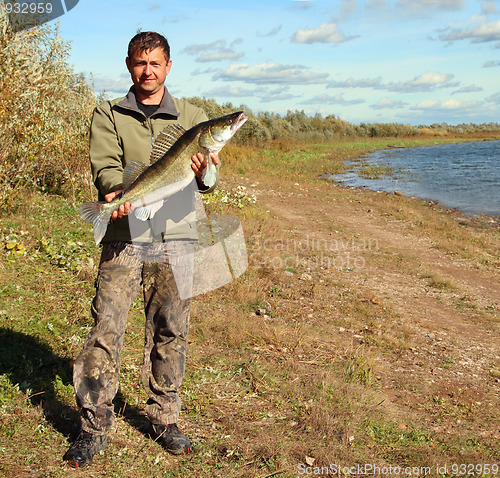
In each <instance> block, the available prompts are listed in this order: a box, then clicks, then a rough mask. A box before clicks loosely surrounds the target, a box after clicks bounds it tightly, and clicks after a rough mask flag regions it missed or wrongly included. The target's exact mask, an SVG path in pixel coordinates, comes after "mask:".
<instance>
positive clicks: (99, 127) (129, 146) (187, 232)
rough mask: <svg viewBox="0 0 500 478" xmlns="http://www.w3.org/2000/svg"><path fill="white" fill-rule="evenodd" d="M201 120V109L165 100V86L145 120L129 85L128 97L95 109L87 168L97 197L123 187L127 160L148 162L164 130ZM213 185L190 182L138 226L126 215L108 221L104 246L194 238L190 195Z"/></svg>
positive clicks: (205, 116) (188, 126)
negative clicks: (157, 105) (109, 243)
mask: <svg viewBox="0 0 500 478" xmlns="http://www.w3.org/2000/svg"><path fill="white" fill-rule="evenodd" d="M206 120H208V118H207V115H206V114H205V112H204V111H203V110H202V109H201V108H198V107H197V106H193V105H191V104H189V103H187V102H186V101H182V100H178V99H177V98H174V97H172V96H170V94H169V93H168V91H167V89H166V88H165V94H164V96H163V99H162V102H161V104H160V107H159V108H158V110H157V111H156V112H155V113H154V114H153V115H152V116H150V117H149V118H146V115H144V113H143V112H142V111H141V110H140V109H139V108H138V106H137V101H136V97H135V91H134V87H132V88H131V89H130V90H129V92H128V94H127V96H125V97H123V98H117V99H115V100H112V101H106V102H104V103H102V104H101V105H99V106H98V107H97V108H96V109H95V110H94V113H93V115H92V123H91V127H90V164H91V169H92V177H93V180H94V184H95V186H96V187H97V190H98V191H99V199H100V200H103V199H104V196H105V195H106V194H108V193H110V192H113V191H117V190H119V189H122V187H123V185H122V178H123V170H124V168H125V167H126V165H127V163H128V162H130V161H137V160H139V161H142V162H144V163H146V164H149V162H150V155H151V149H152V145H153V143H154V139H155V138H156V137H157V136H158V134H159V133H160V132H161V131H162V130H163V129H164V128H165V127H166V126H168V125H170V124H180V125H181V126H182V127H183V128H184V129H186V130H188V129H190V128H192V127H193V126H195V125H197V124H198V123H201V122H202V121H206ZM216 184H217V183H216ZM215 187H216V186H213V187H212V188H210V189H207V188H205V187H204V186H203V184H201V183H198V182H197V181H195V180H194V179H193V182H192V184H191V185H189V186H187V187H186V188H185V189H183V190H182V191H180V192H179V193H177V194H174V195H173V196H171V197H170V198H168V200H166V201H165V203H164V206H163V207H162V208H161V209H160V210H159V211H158V212H157V213H156V214H155V216H154V217H153V218H152V219H151V220H148V221H145V222H142V221H138V220H137V219H135V218H134V217H132V216H131V219H130V221H129V218H128V217H123V218H122V219H117V220H115V221H112V222H111V223H110V224H109V226H108V230H107V232H106V235H105V236H104V238H103V242H109V241H127V242H130V241H134V242H152V241H154V240H162V239H196V237H197V236H196V227H195V219H196V218H195V214H194V191H195V190H199V191H200V192H203V193H207V192H211V191H213V190H214V188H215ZM129 222H130V224H129Z"/></svg>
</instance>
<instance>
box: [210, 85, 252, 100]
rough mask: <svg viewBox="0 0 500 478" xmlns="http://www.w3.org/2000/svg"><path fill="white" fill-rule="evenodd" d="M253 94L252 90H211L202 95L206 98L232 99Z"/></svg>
mask: <svg viewBox="0 0 500 478" xmlns="http://www.w3.org/2000/svg"><path fill="white" fill-rule="evenodd" d="M254 94H255V91H254V90H250V89H245V88H237V87H236V88H215V89H212V90H208V91H205V92H204V93H203V96H206V97H218V96H222V97H233V98H240V97H247V96H253V95H254Z"/></svg>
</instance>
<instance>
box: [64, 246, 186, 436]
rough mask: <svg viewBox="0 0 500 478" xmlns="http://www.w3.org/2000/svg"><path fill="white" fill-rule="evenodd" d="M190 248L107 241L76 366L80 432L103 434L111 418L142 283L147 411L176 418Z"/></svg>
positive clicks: (161, 420)
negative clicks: (129, 324) (90, 325)
mask: <svg viewBox="0 0 500 478" xmlns="http://www.w3.org/2000/svg"><path fill="white" fill-rule="evenodd" d="M192 250H193V242H192V241H188V240H186V241H168V242H166V243H164V244H163V243H154V244H143V245H139V246H138V245H137V244H129V243H125V242H111V243H105V244H104V246H103V250H102V255H101V261H100V265H99V273H98V276H97V280H96V295H95V298H94V300H93V303H92V316H93V317H94V321H95V325H94V327H93V328H92V330H91V331H90V333H89V334H88V336H87V338H86V340H85V343H84V346H83V350H82V352H81V353H80V354H79V356H78V357H77V359H76V361H75V365H74V372H73V383H74V386H75V393H76V399H77V403H78V405H79V407H80V408H81V415H82V429H83V430H85V431H88V432H91V433H96V434H105V433H107V432H108V430H109V429H110V428H111V427H112V426H113V424H114V421H115V416H114V409H113V399H114V397H115V395H116V393H117V392H118V387H119V373H120V352H121V350H122V346H123V339H124V334H125V329H126V323H127V316H128V312H129V309H130V307H131V305H132V303H133V301H134V299H135V298H136V296H137V294H138V292H139V289H140V286H141V284H142V286H143V293H144V309H145V315H146V327H145V344H144V362H143V366H142V371H141V379H142V383H143V386H144V388H145V390H146V392H147V394H148V397H149V399H148V401H147V404H146V414H147V415H148V418H149V419H150V421H151V422H152V423H153V424H159V425H168V424H170V423H176V422H177V420H178V418H179V411H180V407H181V400H180V398H179V387H180V385H181V383H182V380H183V378H184V370H185V362H186V345H187V333H188V325H189V313H190V308H191V299H190V297H191V295H190V294H189V291H188V292H187V293H186V290H184V293H183V294H181V295H180V294H179V286H178V285H179V284H180V287H183V288H184V289H186V288H187V289H189V285H190V283H191V281H192V270H193V268H192V266H193V263H192V254H191V252H192ZM181 296H182V297H187V298H184V299H183V298H181Z"/></svg>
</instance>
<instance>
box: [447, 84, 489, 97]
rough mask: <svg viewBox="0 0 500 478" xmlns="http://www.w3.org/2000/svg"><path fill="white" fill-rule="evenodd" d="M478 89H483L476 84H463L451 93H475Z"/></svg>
mask: <svg viewBox="0 0 500 478" xmlns="http://www.w3.org/2000/svg"><path fill="white" fill-rule="evenodd" d="M478 91H483V88H482V87H481V86H476V85H469V86H464V87H462V88H460V89H459V90H456V91H454V92H453V93H452V95H455V94H457V93H476V92H478Z"/></svg>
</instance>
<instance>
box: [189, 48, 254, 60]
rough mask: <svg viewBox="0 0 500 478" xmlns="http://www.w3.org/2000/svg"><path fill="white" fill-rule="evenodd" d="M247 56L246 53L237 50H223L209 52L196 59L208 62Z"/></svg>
mask: <svg viewBox="0 0 500 478" xmlns="http://www.w3.org/2000/svg"><path fill="white" fill-rule="evenodd" d="M243 56H245V54H244V53H241V52H236V51H232V50H225V49H224V50H222V51H217V52H215V53H207V54H206V55H202V56H200V57H199V58H197V59H196V61H199V62H200V63H207V62H209V61H223V60H238V59H240V58H241V57H243Z"/></svg>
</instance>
